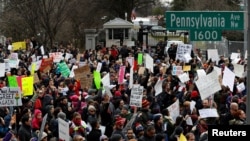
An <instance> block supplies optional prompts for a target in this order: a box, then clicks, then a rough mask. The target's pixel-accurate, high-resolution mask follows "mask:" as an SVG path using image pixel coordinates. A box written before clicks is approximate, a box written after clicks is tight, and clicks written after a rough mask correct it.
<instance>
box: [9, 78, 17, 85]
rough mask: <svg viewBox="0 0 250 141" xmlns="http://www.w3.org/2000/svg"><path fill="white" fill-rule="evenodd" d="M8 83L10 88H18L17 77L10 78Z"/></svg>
mask: <svg viewBox="0 0 250 141" xmlns="http://www.w3.org/2000/svg"><path fill="white" fill-rule="evenodd" d="M8 82H9V86H10V87H18V83H17V79H16V76H8Z"/></svg>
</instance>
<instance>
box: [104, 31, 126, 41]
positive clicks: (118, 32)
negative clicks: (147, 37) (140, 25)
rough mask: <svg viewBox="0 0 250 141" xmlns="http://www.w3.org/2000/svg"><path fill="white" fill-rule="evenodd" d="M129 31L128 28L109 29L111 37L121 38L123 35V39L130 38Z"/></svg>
mask: <svg viewBox="0 0 250 141" xmlns="http://www.w3.org/2000/svg"><path fill="white" fill-rule="evenodd" d="M128 31H129V29H128V28H113V29H109V30H108V32H109V39H116V40H119V39H121V37H122V38H123V39H128ZM112 35H113V36H112ZM112 37H113V38H112Z"/></svg>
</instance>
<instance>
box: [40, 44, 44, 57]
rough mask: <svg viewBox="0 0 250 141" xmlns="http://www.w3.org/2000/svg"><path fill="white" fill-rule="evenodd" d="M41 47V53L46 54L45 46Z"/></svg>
mask: <svg viewBox="0 0 250 141" xmlns="http://www.w3.org/2000/svg"><path fill="white" fill-rule="evenodd" d="M40 49H41V54H42V55H44V54H45V52H44V47H43V46H41V47H40Z"/></svg>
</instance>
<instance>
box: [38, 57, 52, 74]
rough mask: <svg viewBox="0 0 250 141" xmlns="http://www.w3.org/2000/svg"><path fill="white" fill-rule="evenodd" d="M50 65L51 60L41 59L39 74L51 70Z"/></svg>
mask: <svg viewBox="0 0 250 141" xmlns="http://www.w3.org/2000/svg"><path fill="white" fill-rule="evenodd" d="M52 64H53V58H46V59H43V60H42V63H41V66H40V68H39V70H40V71H41V72H47V71H48V70H50V69H51V65H52Z"/></svg>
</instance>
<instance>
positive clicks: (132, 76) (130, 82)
mask: <svg viewBox="0 0 250 141" xmlns="http://www.w3.org/2000/svg"><path fill="white" fill-rule="evenodd" d="M133 84H134V70H133V67H131V68H130V72H129V88H130V89H131V88H132V87H133Z"/></svg>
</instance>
